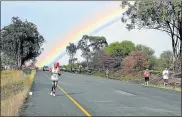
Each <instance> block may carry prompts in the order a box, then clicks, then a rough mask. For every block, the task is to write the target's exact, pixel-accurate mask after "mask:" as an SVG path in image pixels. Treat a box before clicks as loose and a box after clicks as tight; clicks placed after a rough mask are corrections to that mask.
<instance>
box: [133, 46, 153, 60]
mask: <svg viewBox="0 0 182 117" xmlns="http://www.w3.org/2000/svg"><path fill="white" fill-rule="evenodd" d="M136 50H137V51H141V52H143V53H144V54H145V56H147V57H148V58H150V57H151V56H152V55H154V53H155V51H154V50H153V49H152V48H150V47H148V46H146V45H142V44H138V45H136Z"/></svg>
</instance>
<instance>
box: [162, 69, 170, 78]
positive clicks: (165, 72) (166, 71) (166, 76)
mask: <svg viewBox="0 0 182 117" xmlns="http://www.w3.org/2000/svg"><path fill="white" fill-rule="evenodd" d="M168 75H169V71H168V70H164V71H163V79H168Z"/></svg>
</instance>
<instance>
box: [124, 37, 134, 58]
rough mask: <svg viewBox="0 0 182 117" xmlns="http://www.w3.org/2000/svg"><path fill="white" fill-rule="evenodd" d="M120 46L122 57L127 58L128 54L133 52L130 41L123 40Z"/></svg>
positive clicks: (132, 44) (132, 45)
mask: <svg viewBox="0 0 182 117" xmlns="http://www.w3.org/2000/svg"><path fill="white" fill-rule="evenodd" d="M121 46H122V47H123V55H124V56H127V55H129V54H130V52H132V51H134V50H135V49H136V48H135V44H134V43H133V42H131V41H127V40H124V41H122V42H121Z"/></svg>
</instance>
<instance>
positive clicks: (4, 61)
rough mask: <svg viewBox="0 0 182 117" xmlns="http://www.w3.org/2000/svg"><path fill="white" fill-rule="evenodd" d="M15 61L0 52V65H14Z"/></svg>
mask: <svg viewBox="0 0 182 117" xmlns="http://www.w3.org/2000/svg"><path fill="white" fill-rule="evenodd" d="M15 64H16V61H15V60H13V59H12V58H10V57H9V56H7V54H6V53H3V52H1V65H15Z"/></svg>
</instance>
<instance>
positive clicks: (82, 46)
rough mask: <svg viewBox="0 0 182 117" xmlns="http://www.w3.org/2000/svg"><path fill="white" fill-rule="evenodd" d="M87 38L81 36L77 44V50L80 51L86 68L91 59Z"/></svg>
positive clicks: (86, 36)
mask: <svg viewBox="0 0 182 117" xmlns="http://www.w3.org/2000/svg"><path fill="white" fill-rule="evenodd" d="M89 44H90V43H89V36H88V35H83V37H82V39H81V40H80V41H79V42H78V46H77V48H78V49H81V50H82V57H84V58H85V59H86V62H87V67H88V66H89V60H90V58H91V50H90V45H89Z"/></svg>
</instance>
